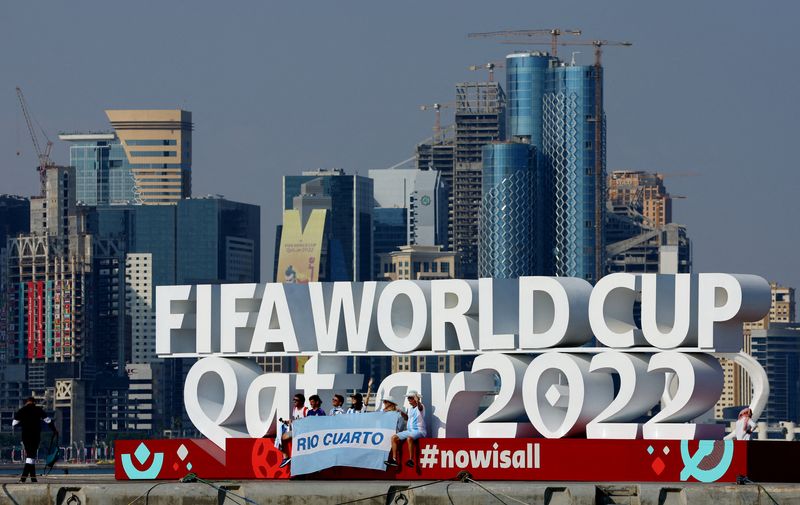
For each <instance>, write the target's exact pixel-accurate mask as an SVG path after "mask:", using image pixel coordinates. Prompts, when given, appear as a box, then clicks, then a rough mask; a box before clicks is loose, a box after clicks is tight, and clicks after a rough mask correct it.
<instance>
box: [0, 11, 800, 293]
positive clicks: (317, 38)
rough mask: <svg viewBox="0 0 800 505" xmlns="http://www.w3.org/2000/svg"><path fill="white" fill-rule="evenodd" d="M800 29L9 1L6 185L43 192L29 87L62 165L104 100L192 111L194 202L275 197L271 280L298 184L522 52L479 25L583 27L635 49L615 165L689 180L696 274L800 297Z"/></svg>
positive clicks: (376, 160) (587, 55) (683, 20)
mask: <svg viewBox="0 0 800 505" xmlns="http://www.w3.org/2000/svg"><path fill="white" fill-rule="evenodd" d="M797 19H800V3H798V2H792V1H778V2H745V1H739V0H733V1H726V2H697V1H684V0H676V1H670V2H643V1H641V0H624V1H604V2H597V1H589V0H583V1H572V0H559V1H557V2H553V1H551V2H539V1H532V0H526V1H501V0H495V1H487V0H484V1H482V2H476V1H472V0H459V1H434V2H432V1H427V2H425V1H415V0H410V1H404V2H376V1H374V0H373V1H368V0H365V1H360V0H359V1H344V0H343V1H337V2H331V1H329V0H328V1H294V2H264V1H232V2H219V1H208V0H195V1H177V0H158V1H156V0H139V1H137V2H108V1H97V0H80V1H74V2H63V1H37V2H26V1H12V0H4V1H3V2H0V47H2V50H0V193H12V194H22V195H31V194H34V193H35V192H36V189H37V178H36V174H35V166H36V164H37V161H36V157H35V155H34V154H33V148H32V145H31V141H30V139H29V137H28V134H27V131H26V129H25V123H24V119H23V117H22V114H21V113H20V111H19V105H18V102H17V98H16V95H15V91H14V88H15V86H20V87H22V89H23V90H24V93H25V96H26V99H27V101H28V104H29V106H30V109H31V110H32V112H33V114H34V116H35V117H36V119H37V120H38V122H39V123H40V124H41V125H42V127H44V128H45V130H46V131H47V132H48V135H49V137H50V138H51V139H53V140H54V141H55V142H56V146H55V147H54V156H53V158H54V160H55V161H56V162H59V163H63V164H66V163H68V161H69V156H68V151H67V148H66V146H65V145H64V144H63V143H61V142H59V141H58V140H57V134H58V133H59V132H64V131H88V130H92V131H97V130H109V129H110V125H109V124H108V122H107V120H106V117H105V114H104V112H103V111H104V109H107V108H176V107H180V108H184V109H187V110H190V111H192V113H193V119H194V123H195V131H194V136H193V144H194V146H193V147H194V157H193V158H194V159H193V167H192V170H193V175H192V180H193V182H192V185H193V194H194V195H195V196H202V195H207V194H221V195H224V196H225V197H226V198H229V199H231V200H235V201H242V202H248V203H254V204H258V205H260V206H261V219H262V235H261V239H262V251H263V255H262V277H263V279H262V280H269V278H270V276H271V272H272V255H273V245H274V236H275V235H274V234H275V231H274V230H275V226H276V225H277V224H278V223H279V221H280V218H281V203H280V187H281V176H283V175H287V174H299V173H300V172H301V171H302V170H310V169H316V168H344V169H345V170H346V171H347V172H348V173H359V174H362V175H366V174H367V171H368V170H369V169H373V168H384V167H389V166H391V165H394V164H395V163H397V162H399V161H402V160H405V159H407V158H409V157H410V156H412V155H413V149H414V146H415V144H416V143H417V142H419V141H420V140H422V139H424V138H426V137H429V136H430V134H431V128H432V126H433V120H434V118H433V115H432V113H430V112H422V111H420V109H419V107H420V105H423V104H431V103H434V102H449V101H452V100H453V99H454V86H455V84H456V83H457V82H463V81H469V80H479V79H480V80H483V79H484V78H485V74H484V73H483V72H470V71H469V70H467V67H468V66H470V65H476V64H483V63H486V62H488V61H493V60H502V59H503V57H504V56H505V54H507V53H509V52H511V50H513V49H515V48H516V47H514V46H509V45H502V44H500V43H498V42H497V41H494V40H492V39H477V40H476V39H468V38H467V34H468V33H470V32H481V31H494V30H511V29H538V28H552V27H560V28H570V29H581V30H583V34H584V35H583V37H582V38H586V39H609V40H624V41H631V42H633V46H632V47H629V48H616V47H610V48H608V49H607V50H606V51H605V53H604V55H603V62H604V66H605V78H606V81H605V110H606V115H607V120H608V134H607V137H608V138H607V140H608V151H607V158H608V169H609V171H610V170H618V169H629V170H646V171H657V172H663V173H667V174H674V175H672V176H668V178H667V180H666V184H667V188H668V190H669V191H670V192H671V193H672V194H674V195H680V196H683V197H686V198H685V199H684V198H682V199H678V200H676V201H675V202H674V220H675V221H676V222H679V223H682V224H685V225H686V226H687V228H688V233H689V236H690V238H691V239H692V241H693V248H694V250H693V259H694V270H695V272H733V273H754V274H758V275H762V276H764V277H766V278H767V279H770V280H775V281H778V282H781V283H783V284H786V285H790V286H794V287H797V288H800V268H798V260H797V259H798V250H800V247H798V246H799V245H800V244H799V243H798V241H799V240H800V234H798V230H800V227H798V225H797V221H798V216H800V212H799V211H800V198H798V192H800V170H799V169H800V167H798V166H797V165H798V158H799V157H798V155H797V146H796V145H795V142H800V139H798V133H800V128H798V118H800V99H799V98H798V94H797V89H798V87H797V83H798V82H799V81H800V66H798V65H797V61H798V50H800V45H799V44H798V39H797V37H796V36H794V35H793V34H794V33H795V29H796V26H795V24H796V21H797ZM523 47H524V46H520V48H523ZM569 49H574V48H563V49H562V52H561V53H560V55H561V56H564V57H567V58H569V57H571V54H569V53H571V51H569ZM580 49H581V51H582V52H581V53H580V54H576V55H575V57H576V61H577V62H578V63H583V64H588V63H591V61H592V54H591V48H580ZM498 76H499V77H500V78H499V79H498V80H500V81H501V82H502V81H503V80H504V79H503V71H502V70H499V71H498ZM450 120H451V118H449V117H448V116H447V114H445V115H444V117H443V122H448V121H450ZM17 152H19V153H20V154H19V155H18V154H17ZM792 153H795V154H792ZM687 174H691V175H687Z"/></svg>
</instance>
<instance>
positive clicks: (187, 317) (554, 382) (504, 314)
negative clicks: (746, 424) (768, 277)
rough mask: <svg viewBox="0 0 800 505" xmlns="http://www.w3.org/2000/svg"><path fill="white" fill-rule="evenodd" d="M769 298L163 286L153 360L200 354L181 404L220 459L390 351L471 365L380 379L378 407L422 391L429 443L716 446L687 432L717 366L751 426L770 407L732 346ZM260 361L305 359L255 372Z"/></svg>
mask: <svg viewBox="0 0 800 505" xmlns="http://www.w3.org/2000/svg"><path fill="white" fill-rule="evenodd" d="M770 298H771V296H770V286H769V284H768V283H767V282H766V281H765V280H764V279H762V278H760V277H757V276H754V275H739V274H711V273H709V274H699V275H690V274H678V275H656V274H643V275H634V274H626V273H619V274H612V275H608V276H606V277H603V278H602V279H600V281H599V282H597V284H596V285H595V286H594V287H593V286H591V285H590V284H589V283H588V282H586V281H584V280H582V279H577V278H568V277H521V278H519V279H502V280H500V279H479V280H459V279H448V280H434V281H394V282H363V283H350V282H334V283H313V282H312V283H309V284H303V285H299V284H294V285H291V284H273V283H267V284H223V285H196V286H159V287H158V288H157V291H156V326H157V329H156V352H157V353H158V355H159V356H161V357H196V358H200V359H199V360H198V361H197V362H196V363H195V364H194V365H193V366H192V368H191V370H190V371H189V373H188V376H187V378H186V382H185V386H184V388H185V389H184V400H185V404H186V409H187V412H188V415H189V417H190V419H191V420H192V422H193V423H194V425H195V426H196V427H197V429H198V430H199V431H200V432H201V433H203V434H204V435H205V436H206V437H208V438H209V439H210V440H212V441H213V442H214V443H216V444H217V445H219V446H220V447H222V448H225V442H226V439H229V438H233V437H262V436H264V435H269V434H274V433H275V429H276V421H277V420H278V419H279V418H289V417H290V400H291V398H292V396H293V394H294V393H295V392H296V391H302V392H304V393H305V394H306V395H307V396H308V395H311V394H319V395H322V396H323V398H330V395H332V394H333V393H335V392H345V391H347V390H349V389H352V388H358V387H360V386H361V384H362V383H363V375H360V374H348V373H347V366H346V365H347V361H348V358H352V357H354V356H355V357H363V356H396V355H412V356H420V355H430V356H445V355H447V356H449V355H476V357H475V359H474V361H473V364H472V368H471V370H465V371H462V372H459V373H412V372H400V373H395V374H392V375H390V376H388V377H387V378H386V379H384V380H383V382H382V383H381V384H380V386H379V388H378V391H377V400H378V401H380V400H381V398H383V397H385V396H392V397H402V396H405V393H406V391H408V390H411V389H414V390H418V391H421V392H422V394H423V397H424V401H425V404H426V405H427V408H426V409H425V410H426V413H427V416H428V426H429V427H430V429H429V432H428V436H431V437H438V438H465V437H471V438H518V437H531V436H539V437H547V438H561V437H586V438H600V439H602V438H606V439H635V438H645V439H696V438H720V437H721V436H722V431H721V430H722V427H721V426H719V425H714V424H702V423H701V422H697V420H698V419H699V418H702V416H703V414H705V413H707V412H708V411H709V410H711V409H712V408H713V406H714V404H715V403H716V402H717V400H718V399H719V397H720V394H721V392H722V387H723V371H722V367H721V366H720V363H719V359H718V358H721V357H723V358H728V359H730V360H732V361H734V362H736V363H739V364H740V365H741V366H742V367H743V368H744V370H745V371H746V372H747V373H748V374H749V375H750V377H751V380H752V384H753V403H752V405H751V407H752V408H753V412H754V417H755V418H757V417H758V415H759V414H760V412H761V410H762V409H763V407H764V404H765V403H766V399H767V395H768V384H767V382H766V375H765V374H764V370H763V369H762V368H761V367H760V366H759V365H758V363H757V362H756V361H755V360H753V359H752V358H750V357H749V356H748V355H746V354H744V353H740V350H741V349H742V338H743V337H742V323H744V322H747V321H756V320H759V319H761V318H762V317H764V316H765V315H766V314H767V313H768V312H769V307H770ZM637 312H638V313H639V315H638V317H637V316H636V313H637ZM259 356H282V357H286V356H311V359H310V360H309V361H308V362H307V364H306V365H305V370H304V373H299V374H294V373H292V374H290V373H262V371H261V370H262V369H261V367H260V366H259V365H258V363H257V362H256V360H255V358H256V357H259ZM487 395H492V396H491V398H492V399H491V403H490V404H489V405H488V408H486V409H485V410H483V411H480V406H481V404H482V402H483V404H484V405H485V403H486V401H488V400H486V401H485V400H484V398H485V397H486V396H487ZM656 406H660V410H659V411H658V413H657V414H655V415H653V416H651V417H649V418H648V417H647V416H648V413H649V412H652V411H653V408H654V407H656ZM479 412H480V413H479Z"/></svg>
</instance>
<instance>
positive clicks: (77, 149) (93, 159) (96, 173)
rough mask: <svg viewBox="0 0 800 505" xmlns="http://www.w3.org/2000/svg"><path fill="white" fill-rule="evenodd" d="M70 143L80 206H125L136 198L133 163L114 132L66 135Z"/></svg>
mask: <svg viewBox="0 0 800 505" xmlns="http://www.w3.org/2000/svg"><path fill="white" fill-rule="evenodd" d="M60 138H61V140H66V141H68V142H70V144H71V145H70V148H69V164H70V166H73V167H75V176H76V177H77V180H76V184H75V189H76V191H77V202H78V204H79V205H81V204H82V205H92V206H98V205H100V206H103V205H125V204H131V203H134V202H135V200H136V193H135V183H134V180H133V173H132V172H131V165H130V163H128V158H127V156H126V155H125V151H124V149H123V148H122V144H121V142H120V140H119V139H118V138H117V137H116V135H114V134H113V133H87V134H64V135H60Z"/></svg>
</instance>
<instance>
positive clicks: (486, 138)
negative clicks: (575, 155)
mask: <svg viewBox="0 0 800 505" xmlns="http://www.w3.org/2000/svg"><path fill="white" fill-rule="evenodd" d="M505 111H506V97H505V94H504V92H503V89H502V88H501V87H500V84H498V83H496V82H477V83H474V82H473V83H460V84H457V85H456V114H455V116H456V117H455V120H456V132H455V153H454V158H455V163H454V171H453V189H452V194H453V217H452V220H451V226H452V227H453V233H452V237H453V246H452V249H453V250H454V251H455V252H457V253H459V255H460V257H461V271H462V277H464V278H467V279H474V278H476V277H477V276H478V219H479V214H480V207H481V171H482V169H483V160H482V156H483V146H484V145H486V144H490V143H492V142H496V141H498V140H503V138H504V136H505V123H506V116H505V113H506V112H505Z"/></svg>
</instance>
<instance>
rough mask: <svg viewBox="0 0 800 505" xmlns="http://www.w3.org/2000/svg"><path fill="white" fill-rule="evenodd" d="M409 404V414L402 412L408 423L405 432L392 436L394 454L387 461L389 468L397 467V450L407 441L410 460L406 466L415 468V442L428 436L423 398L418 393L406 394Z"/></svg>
mask: <svg viewBox="0 0 800 505" xmlns="http://www.w3.org/2000/svg"><path fill="white" fill-rule="evenodd" d="M406 398H407V399H408V404H409V406H410V407H411V408H410V409H408V414H406V413H405V412H402V411H401V412H400V415H401V416H402V417H403V419H405V420H407V421H408V425H407V427H406V429H405V430H403V431H401V432H400V433H397V434H395V435H392V454H391V456H390V457H389V459H388V460H386V465H387V466H397V465H398V463H397V449H398V446H399V445H400V442H401V441H402V440H407V441H408V442H407V447H408V460H407V461H406V466H409V467H412V468H413V467H414V466H415V463H414V442H415V441H416V440H419V439H420V438H422V437H424V436H427V435H428V431H427V429H426V427H425V406H424V405H423V404H422V397H421V396H420V394H419V392H417V391H413V390H412V391H409V392H408V394H406Z"/></svg>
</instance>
